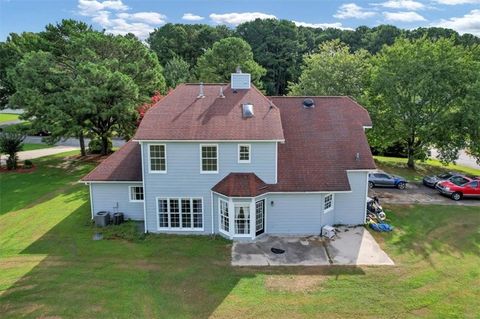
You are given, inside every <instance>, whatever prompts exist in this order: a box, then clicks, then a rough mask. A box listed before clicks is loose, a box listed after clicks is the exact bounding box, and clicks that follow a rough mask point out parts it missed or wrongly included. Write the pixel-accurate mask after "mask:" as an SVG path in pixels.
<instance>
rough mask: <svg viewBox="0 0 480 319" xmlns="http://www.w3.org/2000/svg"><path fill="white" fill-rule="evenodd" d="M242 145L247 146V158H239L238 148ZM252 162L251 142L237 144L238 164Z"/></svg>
mask: <svg viewBox="0 0 480 319" xmlns="http://www.w3.org/2000/svg"><path fill="white" fill-rule="evenodd" d="M242 146H246V147H248V160H241V159H240V148H241V147H242ZM251 162H252V145H251V144H238V146H237V163H238V164H250V163H251Z"/></svg>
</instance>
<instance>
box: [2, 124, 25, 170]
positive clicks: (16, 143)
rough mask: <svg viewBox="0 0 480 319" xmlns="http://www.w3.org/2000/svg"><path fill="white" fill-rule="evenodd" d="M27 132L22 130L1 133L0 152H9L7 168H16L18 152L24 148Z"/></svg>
mask: <svg viewBox="0 0 480 319" xmlns="http://www.w3.org/2000/svg"><path fill="white" fill-rule="evenodd" d="M24 139H25V134H23V133H21V132H14V131H11V132H2V133H1V134H0V153H3V154H7V155H8V158H7V169H9V170H10V169H16V168H17V162H18V157H17V153H18V152H20V151H21V150H22V148H23V140H24Z"/></svg>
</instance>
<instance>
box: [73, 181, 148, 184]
mask: <svg viewBox="0 0 480 319" xmlns="http://www.w3.org/2000/svg"><path fill="white" fill-rule="evenodd" d="M78 182H79V183H85V185H88V184H142V183H143V181H78Z"/></svg>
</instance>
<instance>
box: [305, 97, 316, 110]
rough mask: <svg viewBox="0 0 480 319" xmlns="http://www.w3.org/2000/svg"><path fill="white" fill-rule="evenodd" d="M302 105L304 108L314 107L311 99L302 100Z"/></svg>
mask: <svg viewBox="0 0 480 319" xmlns="http://www.w3.org/2000/svg"><path fill="white" fill-rule="evenodd" d="M303 107H304V108H306V109H313V108H314V107H315V102H313V100H312V99H305V100H303Z"/></svg>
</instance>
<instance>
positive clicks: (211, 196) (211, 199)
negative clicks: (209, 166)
mask: <svg viewBox="0 0 480 319" xmlns="http://www.w3.org/2000/svg"><path fill="white" fill-rule="evenodd" d="M210 213H211V216H210V217H211V219H212V231H211V232H210V233H211V234H212V235H213V234H214V233H215V223H214V222H213V192H212V191H210Z"/></svg>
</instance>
